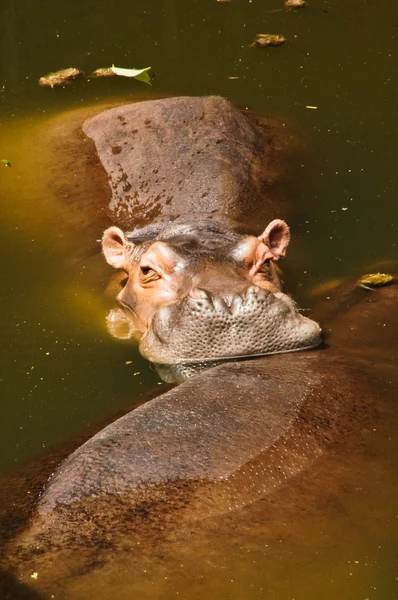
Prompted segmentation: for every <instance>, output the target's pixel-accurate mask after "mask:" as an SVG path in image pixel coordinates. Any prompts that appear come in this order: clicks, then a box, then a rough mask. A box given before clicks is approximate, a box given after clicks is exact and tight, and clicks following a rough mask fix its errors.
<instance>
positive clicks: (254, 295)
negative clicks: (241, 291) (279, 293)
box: [244, 285, 271, 302]
mask: <svg viewBox="0 0 398 600" xmlns="http://www.w3.org/2000/svg"><path fill="white" fill-rule="evenodd" d="M270 293H271V292H269V291H268V290H264V289H263V288H260V287H259V286H258V285H251V286H250V287H248V288H247V290H246V294H245V297H244V300H245V301H246V302H250V301H258V300H265V298H267V297H268V296H269V295H270Z"/></svg>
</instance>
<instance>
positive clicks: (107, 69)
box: [91, 67, 116, 77]
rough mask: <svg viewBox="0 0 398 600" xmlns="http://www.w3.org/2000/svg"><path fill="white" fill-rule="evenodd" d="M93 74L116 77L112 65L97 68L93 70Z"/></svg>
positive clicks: (95, 75) (94, 75)
mask: <svg viewBox="0 0 398 600" xmlns="http://www.w3.org/2000/svg"><path fill="white" fill-rule="evenodd" d="M91 75H92V76H93V77H116V73H115V72H114V71H112V69H111V67H105V68H102V69H95V71H93V72H92V73H91Z"/></svg>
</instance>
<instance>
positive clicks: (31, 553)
mask: <svg viewBox="0 0 398 600" xmlns="http://www.w3.org/2000/svg"><path fill="white" fill-rule="evenodd" d="M187 115H189V118H188V117H187ZM109 117H110V119H109ZM115 123H116V125H117V127H116V126H115ZM133 123H134V125H133ZM159 123H160V124H161V126H160V125H159ZM83 130H84V131H85V133H86V135H88V136H90V137H91V138H92V139H93V140H94V141H95V144H96V147H97V151H98V155H99V157H100V160H101V162H102V164H103V165H104V167H105V169H106V171H107V173H108V175H109V177H110V182H111V188H112V198H111V204H110V211H111V213H112V215H113V216H114V217H115V225H113V226H112V227H111V228H109V229H108V230H107V232H106V233H105V235H104V240H103V248H104V253H105V256H106V258H107V260H108V262H109V263H110V264H111V265H112V266H114V267H116V268H119V269H123V270H125V271H126V272H127V275H128V281H127V283H126V285H125V286H124V288H123V289H122V290H121V292H120V294H119V302H120V304H121V307H120V309H117V311H116V312H115V313H111V315H110V317H109V321H110V329H111V330H113V329H114V327H116V329H117V327H119V325H120V323H119V322H118V321H120V322H122V324H123V323H124V324H125V323H127V329H128V333H127V335H125V336H122V335H119V336H118V337H132V334H131V330H132V329H134V330H138V333H139V335H140V336H141V338H140V339H141V342H140V344H141V350H143V353H144V355H146V356H147V357H148V358H150V359H151V360H153V362H155V363H160V364H161V371H162V373H164V377H165V379H169V380H173V379H174V380H184V379H185V381H183V382H182V383H181V385H179V386H178V387H176V388H173V389H172V390H170V391H168V392H166V393H165V394H162V395H161V396H159V397H158V398H155V399H153V400H151V401H149V402H148V403H146V404H145V405H143V406H141V407H139V408H138V409H135V410H134V411H132V412H131V413H129V414H127V415H125V416H124V417H122V418H120V419H118V420H117V421H115V422H114V423H112V424H110V425H108V426H107V427H106V428H105V429H103V430H101V431H100V432H99V433H97V434H96V435H95V436H94V437H92V438H91V439H89V440H88V441H87V442H86V443H85V444H84V445H82V446H81V447H79V448H78V449H77V450H76V451H75V452H74V453H73V454H71V455H70V456H69V457H68V458H67V459H66V460H65V461H64V462H63V463H62V464H61V465H60V467H59V468H58V469H57V471H56V472H55V474H54V475H53V476H52V477H51V478H50V481H49V482H48V484H47V485H46V488H45V490H44V492H43V493H42V494H41V498H40V500H39V502H38V503H37V506H36V508H35V511H34V513H33V515H32V520H31V523H30V526H29V528H28V529H27V530H26V531H24V532H23V533H22V534H21V535H19V536H18V538H17V539H16V540H15V541H14V542H13V544H12V546H10V552H9V555H10V563H11V564H12V565H13V568H14V569H16V570H17V571H18V575H19V577H22V579H24V580H25V581H28V582H29V577H30V574H31V573H32V571H33V572H39V573H40V586H41V587H42V589H45V590H51V591H53V590H54V589H55V588H57V587H58V588H60V589H62V588H63V587H65V585H66V583H65V582H66V580H68V581H70V577H71V575H74V576H76V577H78V578H79V577H80V576H82V575H84V574H87V573H91V572H94V573H97V572H99V573H101V569H102V568H103V567H104V565H111V564H112V561H115V560H116V558H115V557H118V556H122V555H123V556H128V564H129V568H130V567H131V564H132V561H135V562H134V565H135V567H136V566H137V565H138V564H139V563H140V560H143V559H142V554H141V549H143V548H145V552H146V553H148V555H149V556H150V557H151V558H150V562H151V561H152V558H153V556H155V555H157V553H158V552H160V550H159V547H160V546H159V544H161V543H162V540H164V539H165V538H167V536H168V539H172V540H174V539H177V538H179V539H182V540H183V542H182V543H183V546H184V545H185V542H186V540H187V539H188V536H190V535H191V533H192V532H193V531H196V532H198V531H200V532H201V531H202V530H201V528H202V527H204V525H203V523H212V525H211V527H215V529H216V530H217V531H218V532H219V535H222V534H225V535H229V533H230V530H229V529H228V526H227V525H228V524H227V521H226V520H225V518H224V517H225V515H231V514H232V513H233V511H236V512H237V513H239V510H238V509H241V508H242V507H247V506H250V505H251V504H253V503H254V504H255V503H256V502H257V501H261V500H262V499H264V498H271V501H270V502H271V504H272V503H275V504H277V503H278V498H282V499H284V502H286V499H285V496H286V494H285V496H284V491H283V490H286V486H294V482H295V481H297V480H301V481H304V482H305V481H306V477H307V478H309V481H310V483H309V485H308V488H307V492H306V493H307V494H309V495H310V493H311V491H308V490H311V485H312V484H311V479H310V473H311V466H313V465H314V464H317V465H322V464H323V462H322V461H326V462H327V456H328V455H329V454H330V453H337V454H338V453H340V454H341V456H343V457H344V456H345V455H346V453H347V452H348V453H352V455H356V454H357V451H358V448H359V447H361V444H364V443H366V440H367V439H368V436H369V435H370V432H372V431H373V430H374V425H375V422H377V423H379V420H380V415H381V414H383V411H386V410H387V409H386V406H387V401H386V397H385V395H383V394H380V393H379V392H380V390H379V379H378V378H379V377H380V374H381V373H382V371H377V369H376V368H375V367H374V365H373V363H374V356H376V355H377V352H378V351H379V348H381V347H382V345H383V343H384V341H385V340H383V339H380V336H379V334H380V332H379V330H378V329H377V327H376V326H375V323H377V322H378V316H377V315H378V313H379V312H380V310H381V311H382V312H383V311H384V312H383V315H384V314H385V320H386V322H388V330H386V331H388V334H389V335H390V336H391V339H390V338H389V342H390V345H391V347H392V345H393V340H395V339H396V337H394V336H396V335H397V334H398V332H397V320H396V319H395V317H394V315H395V312H396V310H395V308H396V301H397V297H398V293H397V286H396V285H395V284H393V285H391V286H390V287H389V288H385V289H380V290H377V291H375V292H370V294H372V296H370V297H368V296H367V297H366V298H365V299H364V300H363V302H359V303H358V305H355V306H354V308H353V307H351V308H350V309H348V310H347V311H346V312H345V313H344V315H343V316H342V317H340V321H339V320H337V321H336V322H335V323H332V322H331V321H330V323H329V325H330V324H332V337H331V339H330V347H328V348H322V349H321V350H317V351H315V352H304V353H299V352H298V353H296V352H294V353H290V352H289V351H291V350H300V349H310V348H313V347H315V346H317V345H319V342H320V329H319V326H318V325H317V324H316V323H315V322H314V321H312V320H310V319H308V318H305V317H303V316H301V315H300V313H299V311H298V309H297V307H296V306H295V304H294V302H293V301H292V300H291V299H290V298H289V297H288V296H286V294H285V293H284V292H283V291H282V284H281V282H280V280H279V277H278V273H277V270H276V268H275V266H274V262H275V260H277V259H278V258H279V257H281V256H283V254H284V253H285V249H286V246H287V244H288V241H289V233H288V228H287V226H286V224H285V223H284V221H282V220H281V218H280V217H285V213H284V212H283V211H282V212H280V211H279V210H278V211H277V212H276V210H275V206H274V205H273V204H272V202H271V197H272V193H273V190H274V191H275V193H276V191H277V190H278V189H279V187H278V186H279V185H280V179H278V178H277V177H276V176H275V180H273V179H272V177H270V178H267V174H268V175H270V173H271V174H272V173H276V171H277V169H276V168H275V169H274V168H272V169H271V170H270V169H269V168H268V166H269V164H270V163H269V159H270V156H269V153H270V144H271V145H272V143H274V142H275V140H272V139H270V138H267V136H266V133H265V130H264V129H262V128H261V127H260V126H259V125H258V124H255V123H254V124H253V122H251V121H250V120H248V119H246V117H245V116H242V115H241V113H239V111H237V110H236V109H234V108H233V107H231V105H230V104H229V103H227V102H226V101H224V100H222V99H218V98H207V99H171V100H165V101H163V100H161V101H156V102H148V103H143V104H141V105H135V106H128V107H121V108H116V109H112V110H111V111H108V113H103V114H100V115H98V116H97V117H94V118H93V119H91V120H89V121H87V122H86V123H85V124H84V126H83ZM143 132H144V133H143ZM148 140H149V141H148ZM147 142H148V143H147ZM135 144H137V145H138V149H139V152H134V148H136V146H135ZM170 147H172V148H174V149H175V148H178V152H177V153H176V156H178V158H179V161H178V164H173V153H172V152H171V153H170ZM180 159H181V160H180ZM174 162H176V161H174ZM271 163H272V161H271ZM196 165H197V168H198V170H197V171H195V166H196ZM281 170H282V169H280V170H279V172H281ZM166 181H167V185H166V184H165V182H166ZM152 182H153V183H154V186H153V187H152ZM209 182H213V185H209ZM165 186H166V187H165ZM224 186H225V187H224ZM226 190H227V191H226ZM268 193H270V196H268V195H267V194H268ZM251 202H252V203H251ZM260 223H261V224H260ZM267 223H269V224H268V225H267ZM121 228H123V229H124V230H126V229H127V230H126V231H123V230H122V229H121ZM201 232H202V234H203V235H202V236H201V235H200V234H201ZM253 234H255V235H253ZM195 239H196V241H195ZM215 239H216V240H218V241H214V240H215ZM220 240H221V241H220ZM220 253H221V254H222V259H220ZM187 257H188V258H187ZM193 257H194V258H193ZM187 265H188V268H187ZM154 273H155V274H154ZM154 282H156V286H158V287H156V289H155V291H154V287H153V284H154ZM159 282H161V283H159ZM151 286H152V287H151ZM159 286H161V287H159ZM147 289H150V302H147V301H143V302H141V303H140V301H141V298H142V297H144V299H145V298H146V296H145V293H146V290H147ZM137 290H139V293H138V292H137ZM228 290H229V291H228ZM250 295H251V296H253V298H254V299H253V300H252V302H253V304H254V313H255V318H254V321H253V320H252V321H250V326H251V327H252V330H251V331H252V332H253V333H254V332H255V331H256V330H259V331H260V335H259V338H260V340H262V339H263V338H264V337H267V336H266V333H267V331H268V332H269V331H271V333H270V339H271V344H270V345H269V344H268V343H267V345H266V346H261V344H260V345H259V346H256V345H254V346H253V344H252V345H250V346H249V347H247V346H245V343H244V326H245V325H246V323H245V322H243V321H242V323H243V325H242V327H243V331H242V330H241V331H239V327H238V328H237V329H236V330H234V331H233V334H230V331H231V327H230V326H229V325H228V326H226V325H225V321H226V319H224V316H225V314H232V316H234V314H235V313H234V312H233V310H232V307H233V306H235V304H237V305H238V308H237V310H240V309H241V308H242V306H247V304H248V303H249V297H250ZM239 298H240V300H239ZM369 299H370V300H371V305H368V304H367V302H368V301H369ZM188 302H190V303H191V304H194V305H195V306H199V305H200V304H201V305H202V309H201V310H203V311H204V313H206V314H210V316H211V319H210V322H211V323H214V315H215V314H217V315H218V316H219V315H221V316H222V318H221V319H220V323H221V325H220V327H219V329H218V331H217V332H216V335H215V336H214V337H213V338H212V339H213V342H212V343H210V344H209V340H208V339H207V337H206V335H203V334H201V335H202V337H201V336H200V335H199V333H198V331H197V330H196V329H192V330H190V331H191V338H188V343H187V344H185V345H184V344H182V346H181V344H179V343H174V342H175V333H181V332H182V334H183V336H182V337H183V338H184V336H185V339H186V332H187V331H189V328H188V327H186V322H184V321H179V320H178V318H177V317H176V315H177V316H178V315H180V314H181V313H182V312H183V311H184V310H185V308H184V307H186V306H187V303H188ZM195 303H196V304H195ZM377 303H379V306H377ZM271 305H272V306H271ZM148 306H149V308H148ZM181 307H182V308H181ZM264 307H265V308H264ZM173 311H174V312H173ZM195 314H196V317H195V318H196V319H197V321H200V320H201V318H202V316H203V315H201V312H200V310H198V311H197V312H196V313H195ZM259 314H260V316H259ZM126 315H127V316H126ZM131 315H133V317H134V318H133V317H132V316H131ZM275 315H276V317H275ZM280 315H282V316H283V319H280V318H279V317H280ZM364 315H365V317H364ZM223 319H224V320H223ZM202 320H203V319H202ZM232 320H233V319H232ZM275 320H276V321H277V322H278V323H280V325H278V327H277V328H276V329H272V324H273V323H274V321H275ZM364 320H365V322H366V323H367V327H365V328H364V329H365V330H366V335H365V334H364V337H361V333H358V334H357V336H356V339H355V340H354V341H355V344H353V342H352V340H351V338H350V336H349V335H347V332H349V331H350V330H351V329H355V327H356V322H357V321H358V322H361V324H362V326H363V324H364V323H363V322H364ZM131 321H134V325H131ZM159 322H160V325H159ZM264 322H265V323H269V324H270V325H269V327H270V328H271V329H269V328H267V327H265V329H262V327H264V325H263V324H264ZM154 323H155V325H154ZM286 323H287V327H286V329H284V325H286ZM170 324H171V325H170ZM207 326H208V324H207ZM364 329H362V332H363V331H364ZM165 331H167V332H168V334H167V336H168V337H167V336H166V335H165ZM205 331H206V329H205ZM207 331H208V329H207ZM283 331H288V332H291V331H293V334H295V333H297V332H299V333H300V334H299V335H298V338H297V339H298V340H299V342H298V343H296V344H294V343H293V344H291V345H290V346H289V345H283V346H282V348H279V347H278V346H277V344H276V342H275V340H278V339H279V336H280V335H281V332H283ZM170 332H171V333H172V335H171V336H170V335H169V334H170ZM225 332H226V333H225ZM302 332H305V335H302ZM333 332H335V334H334V333H333ZM391 332H395V333H391ZM173 336H174V337H173ZM196 336H197V338H198V339H196ZM217 336H218V337H217ZM239 336H241V337H239ZM366 336H367V337H366ZM287 337H289V336H287ZM165 338H167V339H166V340H165ZM170 339H171V342H170ZM219 339H221V340H222V343H220V344H221V346H220V347H221V349H219V348H218V342H217V340H219ZM363 339H366V341H367V344H370V345H372V347H373V349H374V354H373V355H372V357H371V359H370V360H369V356H368V355H367V353H366V352H364V348H363V347H362V346H361V340H363ZM342 340H344V349H342V348H341V345H340V344H341V342H342ZM192 346H195V352H194V353H193V355H192V356H188V355H187V352H188V351H189V349H190V348H191V347H192ZM229 347H230V348H231V349H232V350H231V352H230V353H228V352H227V350H226V349H228V348H229ZM353 347H355V358H353V351H352V348H353ZM181 348H182V350H181ZM201 348H202V349H203V348H204V350H203V351H202V350H201ZM209 348H210V349H211V348H214V351H213V353H211V352H210V353H209ZM239 348H240V349H241V350H240V351H239ZM242 348H243V350H242ZM256 349H258V352H257V351H256ZM279 352H286V353H281V354H279ZM179 353H180V354H179ZM265 354H271V355H273V356H262V357H261V358H253V357H254V356H256V355H265ZM389 356H391V354H389ZM179 357H180V358H182V359H184V360H183V361H182V362H183V368H181V369H180V365H179ZM187 359H188V360H187ZM212 361H214V363H216V364H215V365H214V364H212ZM219 363H221V364H219ZM390 366H391V365H387V367H386V369H387V370H388V369H389V368H390ZM176 369H177V371H178V373H177V376H176V375H175V370H176ZM168 373H171V375H170V376H169V375H168ZM383 373H384V372H383ZM353 439H354V440H358V443H356V442H354V443H353V441H352V440H353ZM353 444H354V445H353ZM353 447H355V451H353ZM358 456H359V458H358V461H359V463H361V464H362V462H361V461H362V458H361V457H360V455H359V454H358ZM317 478H318V479H317V481H318V483H319V482H321V483H319V485H322V481H324V482H325V487H326V486H327V485H329V486H330V485H332V486H333V485H334V484H333V482H332V483H330V473H329V472H328V471H327V470H326V471H325V472H324V473H323V472H322V469H321V468H319V467H318V474H317ZM303 485H304V487H305V483H304V484H303ZM278 494H279V496H278ZM307 500H308V497H304V496H300V495H297V497H295V496H293V497H291V498H289V501H290V508H289V510H291V511H292V514H295V513H294V511H295V510H298V511H300V510H302V507H303V503H304V504H306V502H307ZM269 508H270V507H269ZM271 508H272V507H271ZM271 508H270V510H271ZM270 514H271V515H272V514H273V513H272V510H271V512H270ZM232 518H233V517H232ZM214 519H216V520H217V519H220V521H219V529H217V527H218V525H216V526H215V525H214ZM238 520H239V519H238ZM216 523H217V521H216ZM221 523H222V525H221ZM235 523H236V521H235ZM198 524H200V525H198ZM209 527H210V526H209ZM220 532H221V533H220ZM228 532H229V533H228ZM198 535H199V538H200V540H201V543H202V545H203V544H205V542H204V540H205V538H206V536H205V534H203V537H201V536H202V533H200V534H198ZM206 535H207V534H206ZM199 538H197V539H199ZM198 543H199V542H198ZM138 545H139V548H138ZM123 560H125V559H123ZM122 564H123V565H124V567H123V569H124V571H123V572H125V570H126V569H125V563H124V562H123V561H122ZM105 568H108V567H105ZM109 568H110V569H111V571H112V566H110V567H109ZM98 570H99V571H98ZM54 573H55V575H54ZM110 579H111V580H112V577H111V578H110ZM99 580H101V577H100V578H99ZM118 581H119V580H118ZM68 585H69V584H68ZM112 585H113V586H115V582H114V581H113V583H111V584H110V588H109V589H108V592H109V593H111V591H112V590H113V592H114V591H115V589H118V587H117V586H118V584H116V587H112ZM54 586H55V587H54ZM90 586H91V583H90ZM113 592H112V593H113ZM92 593H93V592H92V589H91V588H90V592H89V595H87V594H86V595H84V593H82V591H81V590H80V591H78V593H76V596H75V597H76V598H89V597H90V594H92ZM68 597H69V596H68ZM70 597H71V598H74V595H73V594H72V595H71V596H70ZM91 597H92V596H91ZM107 597H109V595H108V596H107Z"/></svg>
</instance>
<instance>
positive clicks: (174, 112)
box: [83, 97, 321, 364]
mask: <svg viewBox="0 0 398 600" xmlns="http://www.w3.org/2000/svg"><path fill="white" fill-rule="evenodd" d="M83 130H84V131H85V133H86V134H87V135H88V136H90V137H91V138H92V139H93V140H94V142H95V144H96V148H97V152H98V155H99V157H100V159H101V162H102V164H103V165H104V167H105V169H106V170H107V172H108V174H109V178H110V181H111V187H112V199H111V202H110V205H109V206H110V209H111V211H112V214H113V216H114V218H115V220H116V221H117V223H126V224H128V225H129V227H132V228H133V231H129V232H128V233H125V232H123V231H122V230H121V229H120V228H119V227H115V226H113V227H110V228H109V229H107V230H106V231H105V233H104V236H103V240H102V246H103V251H104V255H105V258H106V260H107V261H108V263H109V264H110V265H111V266H113V267H115V268H117V269H122V270H124V271H125V272H126V274H127V276H128V278H127V280H126V281H125V286H124V288H123V290H122V291H121V292H120V294H119V295H118V301H119V304H120V306H121V307H122V308H121V309H119V310H115V311H112V312H111V313H110V315H109V316H108V324H109V330H110V331H111V333H113V335H115V336H116V337H123V338H129V337H137V338H138V339H139V342H140V346H139V348H140V352H141V353H142V354H143V356H144V357H146V358H147V359H149V360H150V361H152V362H154V363H159V364H181V363H184V364H187V363H198V362H204V361H211V360H222V359H231V358H237V357H243V356H260V355H266V354H278V353H281V352H290V351H295V350H306V349H310V348H315V347H316V346H318V345H319V344H320V343H321V335H320V333H321V332H320V328H319V326H318V325H317V323H315V322H314V321H311V320H310V319H308V318H306V317H304V316H302V315H301V314H300V313H299V311H298V309H297V307H296V306H295V304H294V302H293V301H292V300H291V298H289V296H287V295H286V294H284V293H283V292H282V286H281V282H280V281H279V277H278V274H277V271H276V269H275V266H274V263H275V262H276V261H277V260H279V259H280V258H281V257H283V256H284V255H285V253H286V248H287V246H288V244H289V240H290V234H289V229H288V226H287V225H286V223H285V222H284V221H283V220H282V219H279V218H277V219H273V220H272V221H271V222H270V223H269V224H268V225H267V226H265V225H266V222H265V223H264V229H261V230H260V231H258V234H257V235H251V234H250V229H251V227H252V226H251V224H250V222H248V219H247V217H243V215H244V214H247V213H249V212H250V214H252V213H253V207H254V206H255V207H256V210H255V211H254V212H255V213H256V217H257V219H261V218H262V217H263V216H264V210H265V209H267V210H268V214H272V213H274V214H275V212H276V208H273V209H271V208H270V206H269V205H270V200H269V198H268V193H267V188H268V189H269V187H270V185H272V173H271V172H270V171H272V170H273V169H274V168H273V167H272V161H271V160H270V151H272V145H271V141H270V138H269V133H268V136H267V134H266V130H265V128H264V126H261V124H259V123H257V122H255V121H253V120H250V119H249V118H247V117H246V116H243V115H242V114H241V113H240V112H239V111H238V110H237V109H235V108H234V107H233V106H232V105H231V104H230V103H228V102H227V101H226V100H223V99H222V98H217V97H209V98H172V99H168V100H158V101H152V102H147V103H138V104H135V105H130V106H126V107H121V108H115V109H111V110H109V111H105V112H104V113H101V114H100V115H98V116H96V117H94V118H92V119H89V120H88V121H86V123H85V124H84V126H83ZM267 177H268V180H267V179H266V178H267ZM249 202H250V209H249V207H248V203H249ZM259 207H260V208H259ZM276 216H279V215H276ZM264 218H265V216H264ZM142 223H144V224H145V226H144V227H143V228H140V229H137V226H138V225H140V224H142ZM148 223H149V224H148ZM245 223H246V224H247V227H248V229H247V231H246V232H243V233H241V232H240V231H238V230H239V229H242V227H244V225H245ZM238 224H239V225H238ZM257 227H258V226H257Z"/></svg>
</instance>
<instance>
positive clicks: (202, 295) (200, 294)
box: [189, 288, 208, 300]
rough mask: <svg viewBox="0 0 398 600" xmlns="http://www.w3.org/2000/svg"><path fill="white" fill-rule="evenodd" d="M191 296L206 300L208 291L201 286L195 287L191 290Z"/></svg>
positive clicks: (195, 298)
mask: <svg viewBox="0 0 398 600" xmlns="http://www.w3.org/2000/svg"><path fill="white" fill-rule="evenodd" d="M189 296H190V297H191V298H193V299H194V300H206V299H207V298H208V292H206V291H205V290H202V289H201V288H193V289H192V290H191V291H190V292H189Z"/></svg>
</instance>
